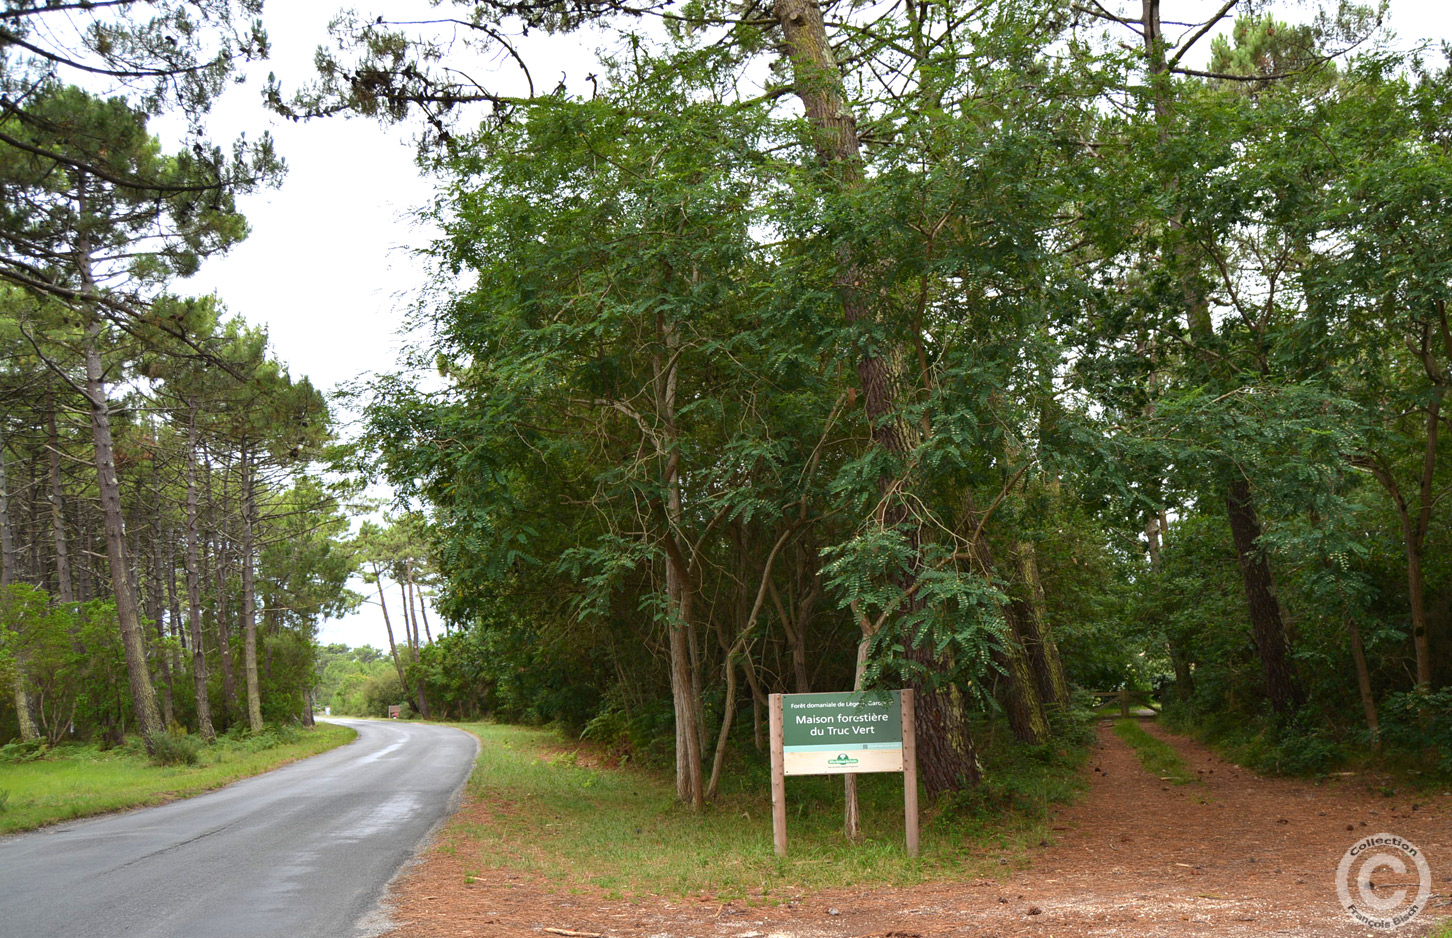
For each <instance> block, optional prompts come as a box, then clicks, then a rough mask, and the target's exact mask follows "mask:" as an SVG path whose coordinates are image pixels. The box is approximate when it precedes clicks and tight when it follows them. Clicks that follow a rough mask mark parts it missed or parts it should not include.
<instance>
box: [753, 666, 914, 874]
mask: <svg viewBox="0 0 1452 938" xmlns="http://www.w3.org/2000/svg"><path fill="white" fill-rule="evenodd" d="M769 710H770V719H771V832H772V839H773V840H774V841H775V844H776V853H777V856H785V855H786V845H787V836H786V777H787V776H788V775H856V774H860V773H863V772H901V773H902V775H903V780H902V781H903V814H904V821H905V827H906V837H907V851H908V856H913V857H915V856H917V855H918V760H917V738H916V735H917V727H916V710H915V707H914V700H913V692H912V691H911V690H900V691H891V692H883V691H853V692H850V693H845V694H772V695H771V697H770V699H769Z"/></svg>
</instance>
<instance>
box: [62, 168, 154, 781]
mask: <svg viewBox="0 0 1452 938" xmlns="http://www.w3.org/2000/svg"><path fill="white" fill-rule="evenodd" d="M79 189H80V193H81V195H80V214H81V217H82V218H86V217H88V216H89V214H90V213H89V211H88V209H87V206H86V197H85V181H84V177H82V181H81V184H80V186H79ZM75 259H76V266H77V269H78V271H79V272H80V275H81V293H82V295H83V297H84V300H83V301H82V307H81V309H80V312H81V313H82V315H83V316H84V318H85V352H84V354H85V362H86V389H85V390H86V404H87V405H88V409H89V411H90V417H91V438H92V440H93V442H94V444H95V463H96V487H97V491H98V494H99V496H100V502H101V515H102V517H103V518H104V519H105V526H106V561H107V563H108V564H109V565H110V568H111V591H112V594H113V595H114V596H115V599H116V618H117V621H118V623H119V626H120V630H121V645H122V648H123V649H125V653H126V679H127V682H128V683H129V684H130V686H131V706H132V709H133V711H134V713H135V717H136V722H137V725H138V728H139V729H140V730H141V736H142V739H143V740H144V741H145V744H146V748H147V751H148V752H149V751H152V750H153V749H154V748H155V740H156V739H157V738H159V737H160V735H161V734H162V733H163V732H165V731H166V726H165V724H163V723H162V722H161V713H160V712H159V711H158V710H157V706H156V692H155V690H154V689H153V688H152V686H151V671H150V669H149V665H148V664H147V661H146V636H145V633H144V632H143V630H142V627H141V612H140V609H139V608H138V605H137V602H136V593H135V590H134V589H133V588H132V585H131V563H130V560H129V558H128V557H127V554H126V522H125V514H124V513H123V511H122V507H121V483H120V480H119V479H118V478H117V475H116V452H115V444H114V442H113V441H112V438H111V402H110V400H109V399H108V398H107V396H106V381H105V369H104V366H103V364H102V362H101V314H100V311H99V310H97V309H96V308H95V303H96V300H95V295H96V283H95V279H94V278H93V277H92V274H91V256H90V244H89V241H88V239H87V238H86V236H85V235H84V234H83V235H82V236H81V237H80V238H79V239H78V242H77V247H76V258H75Z"/></svg>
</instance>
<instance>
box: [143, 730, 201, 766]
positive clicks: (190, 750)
mask: <svg viewBox="0 0 1452 938" xmlns="http://www.w3.org/2000/svg"><path fill="white" fill-rule="evenodd" d="M201 753H202V741H201V740H200V739H198V738H197V737H195V736H184V735H176V734H172V733H158V734H157V735H155V736H153V737H151V763H152V765H196V764H197V758H198V757H199V756H200V755H201Z"/></svg>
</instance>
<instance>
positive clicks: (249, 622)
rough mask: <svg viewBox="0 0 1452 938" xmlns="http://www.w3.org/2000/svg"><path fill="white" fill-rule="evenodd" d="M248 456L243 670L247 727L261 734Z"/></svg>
mask: <svg viewBox="0 0 1452 938" xmlns="http://www.w3.org/2000/svg"><path fill="white" fill-rule="evenodd" d="M250 457H251V454H250V453H249V452H248V450H247V447H246V446H244V447H243V448H242V462H241V466H242V667H243V671H244V674H245V675H246V678H247V725H248V728H249V729H251V731H252V732H254V733H260V732H262V692H261V688H260V686H259V681H258V678H257V565H256V557H255V556H254V554H255V553H256V550H257V544H256V531H255V525H256V522H257V505H256V500H255V492H254V486H253V482H254V480H253V471H254V467H253V465H252V460H251V458H250Z"/></svg>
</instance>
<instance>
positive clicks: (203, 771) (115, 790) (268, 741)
mask: <svg viewBox="0 0 1452 938" xmlns="http://www.w3.org/2000/svg"><path fill="white" fill-rule="evenodd" d="M357 735H358V734H357V733H355V732H354V731H353V730H350V729H348V728H347V727H343V726H336V725H332V724H326V723H320V724H318V726H317V728H316V729H312V730H304V731H296V730H289V731H286V732H284V733H283V734H281V737H279V736H278V735H276V734H274V733H271V732H269V733H264V734H263V735H262V736H260V737H253V738H248V737H243V738H240V739H230V738H222V739H219V740H218V741H217V743H216V744H215V745H213V746H207V747H205V748H204V749H203V750H202V752H201V756H200V759H199V760H198V762H197V764H196V765H191V766H169V767H158V766H154V765H152V764H151V762H150V761H149V760H148V759H147V757H146V753H145V751H144V750H143V749H141V747H140V745H139V744H137V745H134V746H126V747H122V748H118V749H111V750H107V751H102V750H100V749H98V748H97V747H95V746H79V745H63V746H60V747H58V748H56V749H52V750H50V752H49V753H48V754H47V755H46V756H45V757H44V758H42V759H39V760H37V761H34V762H23V763H18V764H8V763H0V834H12V833H15V832H17V831H25V830H32V829H34V828H37V827H42V826H44V825H46V824H53V823H56V822H57V821H66V820H70V819H72V818H80V817H88V816H90V815H93V814H104V813H106V812H108V811H120V810H124V809H127V808H140V807H145V806H147V805H155V804H163V803H165V802H168V801H175V800H176V799H178V798H186V797H189V796H191V795H197V794H201V793H202V792H204V791H210V790H212V789H214V788H220V787H222V786H223V785H227V784H230V783H231V782H235V781H237V780H239V779H243V778H247V777H248V776H251V775H258V774H261V773H262V772H266V771H268V770H270V769H275V768H277V767H278V766H281V765H285V764H286V763H288V762H295V761H297V760H298V759H305V758H307V757H308V756H313V755H317V754H318V753H320V752H326V751H327V750H329V749H332V748H334V747H336V746H341V745H343V744H344V743H347V742H351V741H352V740H353V739H354V738H355V737H356V736H357Z"/></svg>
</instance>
